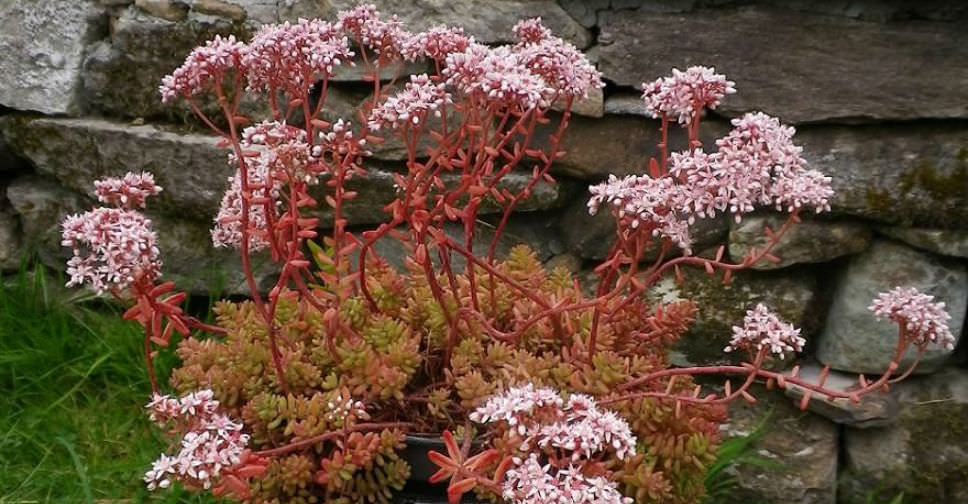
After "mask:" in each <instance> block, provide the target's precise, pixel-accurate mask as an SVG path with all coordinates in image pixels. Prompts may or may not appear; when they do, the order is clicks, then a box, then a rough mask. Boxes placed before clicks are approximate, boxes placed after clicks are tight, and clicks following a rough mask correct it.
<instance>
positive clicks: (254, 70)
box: [242, 19, 353, 96]
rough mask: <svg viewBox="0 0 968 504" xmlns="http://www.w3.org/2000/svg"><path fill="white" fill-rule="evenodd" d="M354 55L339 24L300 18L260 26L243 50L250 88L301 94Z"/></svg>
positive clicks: (243, 63)
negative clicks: (293, 20)
mask: <svg viewBox="0 0 968 504" xmlns="http://www.w3.org/2000/svg"><path fill="white" fill-rule="evenodd" d="M352 58H353V51H351V50H350V46H349V40H348V39H347V37H345V36H343V35H342V33H341V31H340V30H339V28H338V27H336V26H334V25H333V24H331V23H327V22H325V21H320V20H318V19H313V20H306V19H300V20H299V21H298V22H296V23H295V24H290V23H289V22H285V23H282V24H275V25H266V26H263V27H262V28H260V29H259V31H258V32H256V34H255V36H254V37H253V38H252V41H251V42H249V44H248V45H247V46H245V48H244V49H243V50H242V67H243V69H244V71H245V74H246V77H247V78H248V83H249V88H250V89H260V90H267V91H272V90H275V89H282V90H285V91H287V92H288V93H290V94H292V95H294V96H300V95H301V94H303V93H305V92H306V91H308V89H309V87H310V86H312V85H313V84H314V83H315V82H316V80H317V79H318V78H321V77H323V76H329V75H331V74H332V73H333V70H334V69H335V67H337V66H339V65H342V64H343V63H345V62H349V61H350V60H351V59H352Z"/></svg>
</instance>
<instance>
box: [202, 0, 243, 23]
mask: <svg viewBox="0 0 968 504" xmlns="http://www.w3.org/2000/svg"><path fill="white" fill-rule="evenodd" d="M192 10H193V11H195V12H200V13H202V14H210V15H212V16H219V17H222V18H226V19H231V20H232V21H245V19H246V18H247V17H248V13H247V12H246V10H245V8H244V7H242V6H241V5H237V4H234V3H231V2H225V1H223V0H195V2H194V3H193V4H192Z"/></svg>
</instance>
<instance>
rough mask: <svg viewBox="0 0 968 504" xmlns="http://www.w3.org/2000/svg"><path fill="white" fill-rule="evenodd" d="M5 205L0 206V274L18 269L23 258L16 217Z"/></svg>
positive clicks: (18, 224)
mask: <svg viewBox="0 0 968 504" xmlns="http://www.w3.org/2000/svg"><path fill="white" fill-rule="evenodd" d="M4 206H5V205H0V272H3V271H12V270H15V269H17V268H18V267H20V260H21V258H22V256H23V253H24V249H23V239H22V237H21V233H20V222H19V221H18V219H17V216H16V215H15V214H14V213H13V212H12V211H11V210H10V209H7V208H4Z"/></svg>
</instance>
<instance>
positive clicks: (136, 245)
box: [61, 208, 161, 294]
mask: <svg viewBox="0 0 968 504" xmlns="http://www.w3.org/2000/svg"><path fill="white" fill-rule="evenodd" d="M62 227H63V233H62V242H61V243H62V244H63V245H64V246H65V247H71V248H72V249H73V252H74V255H73V257H71V259H70V260H68V262H67V274H68V275H69V276H70V281H68V282H67V286H68V287H70V286H73V285H81V284H85V283H86V284H89V285H90V286H91V287H92V288H93V289H94V290H95V291H97V292H98V293H99V294H102V293H104V292H105V291H107V290H111V289H116V290H119V291H123V290H124V289H127V288H128V287H129V286H130V285H131V284H132V283H134V282H135V281H136V280H137V279H139V278H146V279H149V280H153V279H155V278H157V277H158V276H160V275H161V259H160V253H159V251H158V246H157V236H156V235H155V232H154V231H153V230H152V229H151V221H150V220H148V219H146V218H145V216H144V215H142V214H140V213H138V212H136V211H134V210H125V209H121V208H95V209H94V210H91V211H88V212H85V213H83V214H79V215H71V216H68V217H67V218H66V219H64V222H63V224H62Z"/></svg>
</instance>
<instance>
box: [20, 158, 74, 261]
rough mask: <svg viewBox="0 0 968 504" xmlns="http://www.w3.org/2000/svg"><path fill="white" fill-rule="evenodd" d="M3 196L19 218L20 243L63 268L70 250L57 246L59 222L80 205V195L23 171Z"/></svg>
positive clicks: (45, 259)
mask: <svg viewBox="0 0 968 504" xmlns="http://www.w3.org/2000/svg"><path fill="white" fill-rule="evenodd" d="M6 196H7V199H8V200H9V201H10V205H11V207H12V208H13V210H14V211H15V212H16V213H17V214H18V216H19V218H20V224H21V229H22V231H23V236H24V240H25V243H24V245H25V246H27V247H29V248H30V249H32V250H36V252H37V254H38V256H39V257H40V259H41V261H43V262H44V264H46V265H48V266H50V267H53V268H56V269H63V268H64V264H65V262H66V261H67V258H68V257H69V254H70V251H69V250H68V249H66V248H63V247H61V243H60V242H61V227H60V223H61V222H62V221H63V220H64V217H66V216H68V215H70V214H72V213H75V212H77V211H79V210H81V209H82V208H84V206H85V204H86V202H85V200H84V198H83V197H81V196H79V195H77V194H75V193H73V192H71V191H69V190H67V189H65V188H63V187H61V186H60V185H58V184H57V183H56V182H54V181H51V180H49V179H45V178H41V177H37V176H32V175H26V176H23V177H19V178H17V179H15V180H13V181H12V182H11V183H10V185H9V186H7V193H6Z"/></svg>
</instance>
